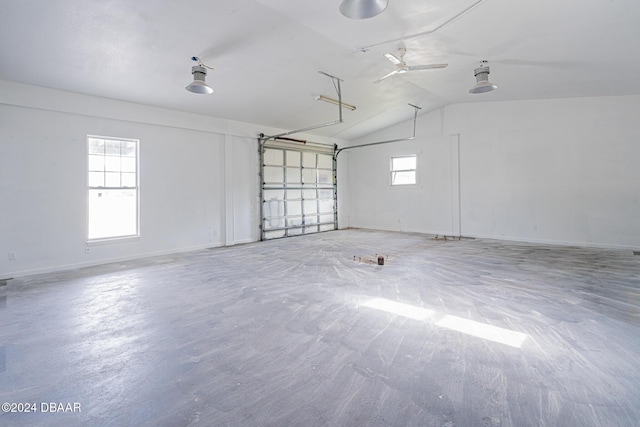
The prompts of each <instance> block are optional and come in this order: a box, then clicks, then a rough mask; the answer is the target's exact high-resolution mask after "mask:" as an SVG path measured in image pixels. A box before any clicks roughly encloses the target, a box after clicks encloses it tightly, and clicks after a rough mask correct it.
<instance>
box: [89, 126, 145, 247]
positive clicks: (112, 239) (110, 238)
mask: <svg viewBox="0 0 640 427" xmlns="http://www.w3.org/2000/svg"><path fill="white" fill-rule="evenodd" d="M91 140H104V141H116V142H129V143H131V142H132V143H135V163H134V164H135V172H134V174H135V178H134V186H127V185H123V184H122V174H123V172H124V173H131V172H127V171H123V168H122V163H120V169H119V170H118V171H117V172H118V173H119V174H120V185H119V186H112V185H110V186H107V185H106V184H107V182H106V181H107V178H106V174H107V170H106V166H105V169H103V172H104V173H105V179H104V181H103V184H104V186H95V185H91V178H90V175H91V173H92V172H100V171H92V170H91V160H90V156H91V155H92V153H91V148H90V144H91ZM85 148H86V150H87V151H86V157H85V159H86V161H87V168H86V173H87V175H86V178H87V181H86V184H87V186H86V188H87V193H86V194H87V208H86V212H87V214H86V218H87V220H86V242H87V245H88V246H90V245H96V244H105V243H112V242H122V241H127V240H137V239H139V238H140V140H139V139H134V138H121V137H113V136H102V135H87V138H86V145H85ZM104 157H107V154H106V152H105V154H104ZM110 157H119V158H120V159H122V158H123V157H129V156H123V155H122V152H121V153H120V154H119V155H118V156H110ZM105 165H106V159H105ZM92 190H105V191H109V190H116V191H117V190H130V191H134V192H135V198H136V200H135V210H136V213H135V232H134V233H133V234H120V235H112V236H103V237H94V238H91V237H89V233H90V215H91V208H90V197H91V191H92Z"/></svg>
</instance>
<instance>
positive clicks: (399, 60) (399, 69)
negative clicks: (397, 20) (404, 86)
mask: <svg viewBox="0 0 640 427" xmlns="http://www.w3.org/2000/svg"><path fill="white" fill-rule="evenodd" d="M405 53H407V49H406V48H404V47H401V48H399V49H398V56H396V55H394V54H392V53H385V54H384V56H385V57H386V58H387V59H388V60H389V61H391V62H392V63H393V64H394V65H395V66H396V69H395V70H393V71H392V72H390V73H389V74H387V75H386V76H382V77H380V78H379V79H378V80H376V81H375V82H374V83H380V82H381V81H383V80H384V79H386V78H387V77H391V76H393V75H394V74H402V73H406V72H408V71H416V70H432V69H434V68H444V67H446V66H447V65H449V64H428V65H407V64H406V62H404V54H405Z"/></svg>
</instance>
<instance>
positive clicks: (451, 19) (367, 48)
mask: <svg viewBox="0 0 640 427" xmlns="http://www.w3.org/2000/svg"><path fill="white" fill-rule="evenodd" d="M485 1H486V0H478V1H476V2H475V3H473V4H472V5H471V6H469V7H467V8H465V9H464V10H463V11H461V12H458V13H456V14H455V15H454V16H453V17H451V18H449V19H447V20H446V21H444V22H443V23H442V24H440V25H438V26H437V27H435V28H432V29H430V30H427V31H423V32H420V33H416V34H410V35H407V36H402V37H398V38H395V39H391V40H386V41H383V42H379V43H375V44H371V45H369V46H362V47H358V48H357V49H356V50H357V51H358V52H366V51H368V50H369V49H371V48H373V47H377V46H382V45H383V44H387V43H395V42H399V41H403V40H408V39H413V38H416V37H421V36H426V35H429V34H433V33H435V32H436V31H439V30H441V29H443V28H444V27H446V26H447V25H449V24H451V23H452V22H453V21H455V20H456V19H458V18H460V17H462V16H463V15H466V14H467V13H469V12H471V11H472V10H473V9H475V8H476V7H478V6H480V4H482V3H484V2H485Z"/></svg>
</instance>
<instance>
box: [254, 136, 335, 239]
mask: <svg viewBox="0 0 640 427" xmlns="http://www.w3.org/2000/svg"><path fill="white" fill-rule="evenodd" d="M299 145H300V144H289V143H280V142H271V141H269V142H267V143H265V144H264V145H263V148H262V150H261V156H260V157H261V159H260V160H261V161H260V164H261V175H262V239H263V240H266V239H274V238H280V237H289V236H295V235H300V234H309V233H317V232H320V231H329V230H335V229H336V228H337V211H336V162H335V161H334V159H333V152H334V150H333V147H330V146H324V147H323V146H309V145H306V144H305V145H303V146H299Z"/></svg>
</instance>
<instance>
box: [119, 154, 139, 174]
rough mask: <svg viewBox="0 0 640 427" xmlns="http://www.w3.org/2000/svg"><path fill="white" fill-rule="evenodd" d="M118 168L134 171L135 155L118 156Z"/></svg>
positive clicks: (124, 170)
mask: <svg viewBox="0 0 640 427" xmlns="http://www.w3.org/2000/svg"><path fill="white" fill-rule="evenodd" d="M120 170H121V171H123V172H135V171H136V158H135V157H122V158H120Z"/></svg>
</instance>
